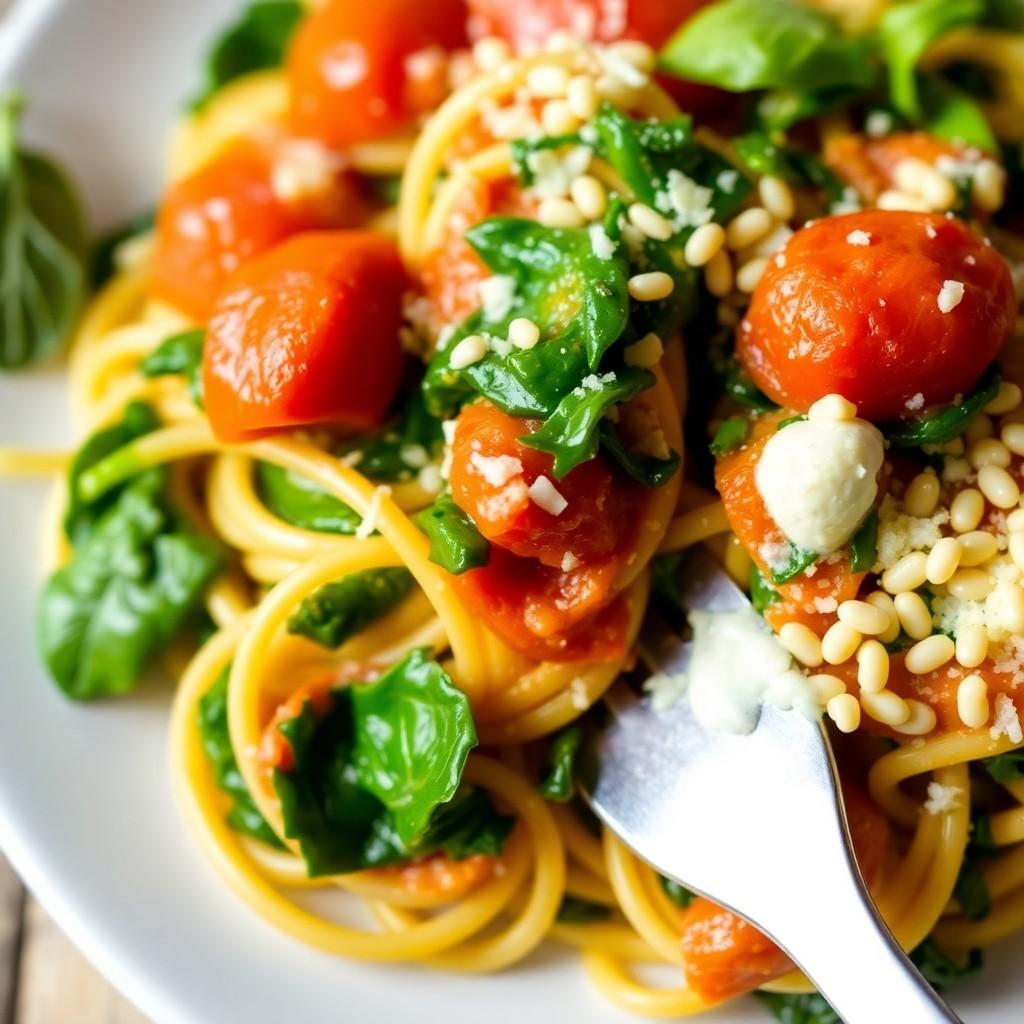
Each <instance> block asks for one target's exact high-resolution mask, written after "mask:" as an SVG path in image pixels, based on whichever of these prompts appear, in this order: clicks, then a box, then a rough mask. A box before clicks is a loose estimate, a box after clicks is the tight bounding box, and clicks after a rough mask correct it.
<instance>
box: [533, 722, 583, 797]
mask: <svg viewBox="0 0 1024 1024" xmlns="http://www.w3.org/2000/svg"><path fill="white" fill-rule="evenodd" d="M582 742H583V726H581V725H580V723H579V722H573V723H572V725H568V726H566V727H565V728H564V729H562V730H561V731H559V732H557V733H555V735H554V736H552V737H551V740H550V742H549V743H548V749H547V753H546V755H545V758H544V764H545V768H544V777H543V778H542V779H541V781H540V784H539V785H538V786H537V792H538V793H540V795H541V796H542V797H544V798H545V799H546V800H555V801H557V802H558V803H566V802H567V801H569V800H571V799H572V795H573V771H574V769H575V765H576V755H577V754H578V753H579V749H580V744H581V743H582Z"/></svg>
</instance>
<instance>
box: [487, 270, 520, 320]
mask: <svg viewBox="0 0 1024 1024" xmlns="http://www.w3.org/2000/svg"><path fill="white" fill-rule="evenodd" d="M515 301H516V279H515V278H514V277H510V276H509V275H508V274H495V275H494V276H493V277H488V278H485V279H484V280H483V281H481V282H480V302H481V304H482V305H483V309H484V316H485V317H486V318H487V320H488V321H490V322H491V323H495V322H497V321H499V320H504V319H505V317H507V316H508V315H509V313H511V312H512V307H513V306H514V305H515Z"/></svg>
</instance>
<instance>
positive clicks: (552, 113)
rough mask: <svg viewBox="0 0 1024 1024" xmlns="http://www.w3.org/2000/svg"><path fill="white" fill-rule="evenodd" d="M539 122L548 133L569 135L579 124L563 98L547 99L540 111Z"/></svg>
mask: <svg viewBox="0 0 1024 1024" xmlns="http://www.w3.org/2000/svg"><path fill="white" fill-rule="evenodd" d="M540 123H541V125H542V126H543V128H544V131H545V132H546V133H547V134H548V135H571V134H572V133H573V132H574V131H576V129H577V128H579V126H580V122H579V118H577V117H576V115H575V114H574V113H573V112H572V111H571V110H570V109H569V104H568V103H566V101H565V100H548V102H547V103H545V104H544V109H543V110H541V112H540Z"/></svg>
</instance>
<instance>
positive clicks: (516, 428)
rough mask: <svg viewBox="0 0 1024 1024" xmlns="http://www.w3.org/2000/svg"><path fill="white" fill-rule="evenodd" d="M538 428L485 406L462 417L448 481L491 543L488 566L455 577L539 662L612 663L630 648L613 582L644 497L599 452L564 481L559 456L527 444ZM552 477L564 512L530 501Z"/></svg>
mask: <svg viewBox="0 0 1024 1024" xmlns="http://www.w3.org/2000/svg"><path fill="white" fill-rule="evenodd" d="M534 426H535V424H534V423H532V422H531V421H529V420H522V419H518V418H516V417H514V416H508V415H506V414H505V413H503V412H501V410H499V409H497V408H496V407H495V406H493V405H491V404H489V403H486V402H478V403H475V404H473V405H469V406H466V407H465V408H464V409H463V410H462V412H461V413H460V414H459V418H458V421H457V425H456V429H455V436H454V439H453V443H452V462H451V470H450V477H449V479H450V481H451V487H452V497H453V498H454V499H455V502H456V504H458V505H459V507H460V508H462V509H463V510H464V511H466V512H468V513H469V515H470V516H471V517H472V518H473V520H474V521H475V522H476V524H477V527H478V528H479V530H480V532H481V533H482V534H483V535H484V536H485V537H487V539H488V540H490V541H491V544H492V549H491V558H490V561H489V563H488V564H487V566H485V567H484V568H482V569H475V570H473V571H471V572H468V573H465V574H463V575H462V576H459V577H456V586H457V587H458V588H459V593H460V595H461V597H462V598H463V600H464V601H465V602H466V603H467V604H468V605H469V606H470V607H472V608H473V609H474V610H475V611H477V612H478V613H479V614H480V615H482V616H483V618H484V619H485V621H486V622H487V625H488V626H489V627H490V628H491V629H492V630H494V632H496V633H497V634H498V635H499V636H501V637H502V638H504V639H505V640H506V642H507V643H509V644H510V645H511V646H513V647H515V648H516V649H517V650H520V651H522V652H523V653H525V654H527V655H529V656H530V657H535V658H537V659H554V660H576V659H583V658H587V659H590V660H612V659H614V658H617V657H621V656H622V654H624V653H625V649H626V615H625V608H624V607H623V606H622V604H621V602H613V598H614V594H615V589H614V585H615V580H616V577H617V576H618V573H619V570H620V568H621V566H622V563H623V559H624V558H625V557H627V555H626V552H627V549H628V547H629V544H630V541H631V539H632V538H633V536H634V535H635V530H636V523H637V522H638V520H640V519H642V515H643V504H644V502H645V500H646V498H645V496H644V493H643V492H642V489H641V488H639V487H638V486H637V485H635V484H633V483H632V482H631V481H626V480H623V479H621V478H620V477H617V476H615V475H613V473H612V472H611V470H610V468H609V467H608V465H607V463H606V462H605V461H604V459H603V458H601V457H600V456H598V457H597V458H594V459H591V460H590V461H589V462H585V463H583V464H582V465H580V466H577V467H576V469H574V470H573V471H572V472H570V473H568V474H566V476H565V477H563V478H562V479H561V480H555V479H554V475H553V473H552V469H551V464H552V459H551V456H550V455H548V454H547V453H545V452H539V451H536V450H535V449H533V448H529V447H527V446H526V445H525V444H523V443H522V441H521V440H520V438H522V437H524V436H525V435H527V434H529V433H530V431H531V428H532V427H534ZM542 477H543V478H546V479H547V480H548V481H549V485H552V486H553V487H554V488H555V490H556V491H557V493H558V495H560V496H561V498H562V499H563V500H564V502H565V507H564V508H563V509H561V510H560V511H559V512H557V514H556V513H555V512H553V511H552V510H551V507H552V506H549V507H548V508H545V507H542V505H539V504H538V503H537V500H535V497H536V495H535V496H534V497H531V493H530V487H531V485H533V484H534V483H535V482H536V481H538V479H540V478H542Z"/></svg>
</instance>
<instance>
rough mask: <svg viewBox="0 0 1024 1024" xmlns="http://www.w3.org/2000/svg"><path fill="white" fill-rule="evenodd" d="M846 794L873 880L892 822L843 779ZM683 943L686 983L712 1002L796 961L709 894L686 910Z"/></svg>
mask: <svg viewBox="0 0 1024 1024" xmlns="http://www.w3.org/2000/svg"><path fill="white" fill-rule="evenodd" d="M843 797H844V802H845V804H846V814H847V818H848V820H849V823H850V836H851V838H852V840H853V848H854V851H855V852H856V854H857V862H858V864H859V865H860V869H861V872H862V873H863V875H864V878H865V880H866V881H867V882H868V884H869V885H870V884H871V883H872V882H873V881H875V880H876V879H877V878H878V876H879V872H880V871H881V868H882V865H883V863H884V862H885V857H886V854H887V852H888V849H889V844H890V839H891V833H890V829H889V823H888V821H886V819H885V816H884V815H883V814H882V813H881V811H879V810H878V808H877V807H875V805H874V804H873V803H872V802H871V800H870V799H869V798H868V797H867V796H866V795H865V794H864V793H862V792H861V791H860V790H859V789H858V788H856V787H855V786H851V785H848V784H847V785H844V786H843ZM682 944H683V957H684V970H685V972H686V980H687V983H688V984H689V985H690V987H691V988H693V989H694V990H695V991H696V992H697V993H698V994H699V995H700V996H701V997H702V998H704V999H706V1000H707V1001H708V1002H720V1001H721V1000H724V999H730V998H732V997H733V996H738V995H742V994H743V993H745V992H750V991H752V990H753V989H755V988H757V987H758V986H759V985H763V984H765V983H766V982H769V981H771V980H772V979H774V978H777V977H779V976H780V975H782V974H785V973H786V972H787V971H788V970H790V969H791V968H792V966H793V964H792V962H791V961H790V959H789V957H788V956H786V954H785V953H783V951H782V950H781V949H779V947H778V946H776V945H775V943H773V942H772V941H771V939H769V938H768V937H767V936H766V935H764V934H762V933H761V932H759V931H758V930H757V929H756V928H755V927H754V926H753V925H751V924H748V923H747V922H746V921H744V920H743V918H742V917H740V916H739V915H738V914H734V913H733V912H732V911H731V910H726V909H725V908H724V907H720V906H718V905H717V904H716V903H712V902H711V900H707V899H697V900H695V901H694V902H693V903H691V904H690V906H689V907H688V908H687V909H686V911H685V913H684V914H683V937H682Z"/></svg>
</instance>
